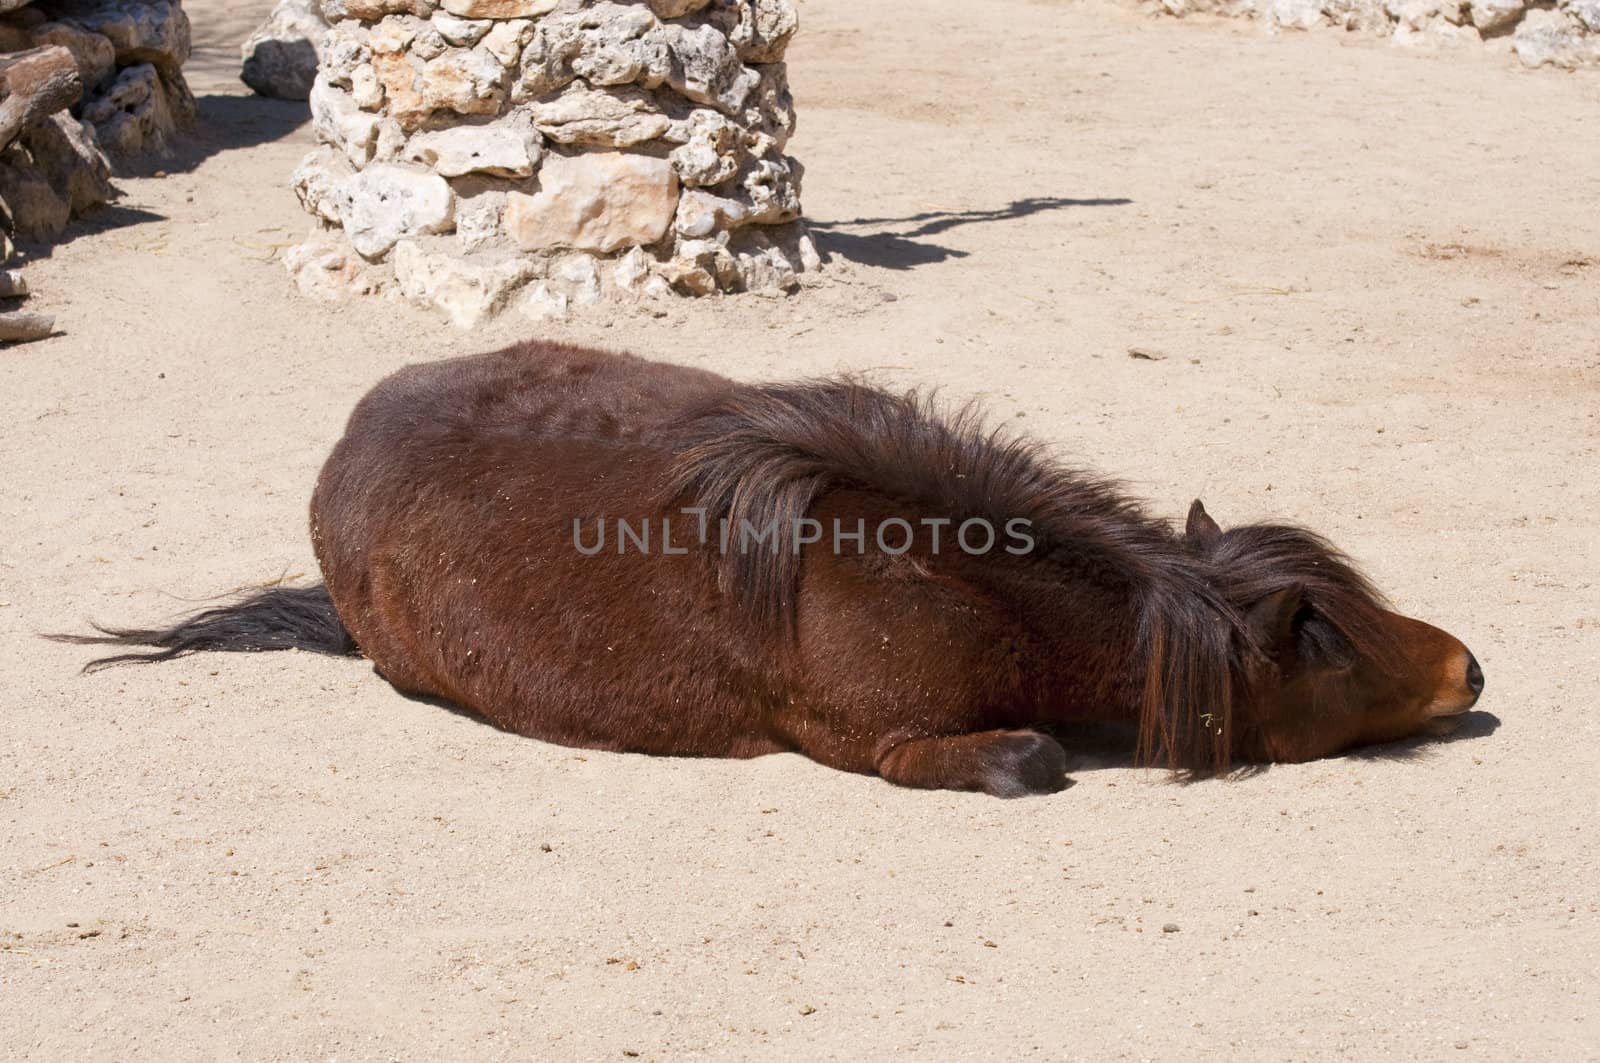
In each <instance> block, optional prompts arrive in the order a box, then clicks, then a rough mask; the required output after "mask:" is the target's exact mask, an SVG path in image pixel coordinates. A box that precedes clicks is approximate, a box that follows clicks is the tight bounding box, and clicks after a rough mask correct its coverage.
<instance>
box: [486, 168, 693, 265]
mask: <svg viewBox="0 0 1600 1063" xmlns="http://www.w3.org/2000/svg"><path fill="white" fill-rule="evenodd" d="M539 185H540V187H539V191H538V193H536V194H535V195H531V196H530V195H527V194H526V193H522V192H511V193H509V194H508V195H507V197H506V198H507V202H506V211H505V227H506V232H507V234H508V235H509V236H510V237H511V239H512V240H513V241H514V242H515V243H516V244H517V246H519V247H522V248H524V249H525V250H530V251H539V250H551V249H556V248H573V249H577V250H583V251H599V252H609V251H616V250H618V249H620V248H623V247H627V246H630V245H633V244H645V245H648V244H653V243H655V242H656V241H657V240H660V239H661V238H662V237H663V236H664V235H666V232H667V227H668V226H670V225H671V224H672V219H673V215H674V214H675V213H676V212H677V208H678V178H677V175H676V174H674V173H673V172H672V166H671V164H670V163H668V162H667V161H666V160H665V159H657V158H651V157H649V156H644V155H624V154H621V153H620V152H599V153H594V154H589V155H578V156H574V157H570V158H568V157H562V156H554V155H552V156H549V157H547V158H546V159H545V162H544V165H543V167H541V169H540V171H539Z"/></svg>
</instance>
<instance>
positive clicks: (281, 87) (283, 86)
mask: <svg viewBox="0 0 1600 1063" xmlns="http://www.w3.org/2000/svg"><path fill="white" fill-rule="evenodd" d="M327 31H328V23H327V21H326V20H324V19H323V17H322V7H321V4H320V3H319V0H281V2H280V3H279V4H278V6H277V7H275V8H273V9H272V14H271V15H268V16H267V19H266V21H265V22H263V23H262V24H261V25H260V26H258V27H256V31H255V32H254V33H252V34H251V35H250V36H249V38H248V39H247V40H246V41H245V42H244V44H243V46H241V48H240V54H241V55H242V56H243V58H244V63H243V65H242V66H241V67H240V70H239V78H240V80H242V81H243V82H244V83H245V84H246V85H249V86H250V88H251V89H252V90H254V91H255V92H257V93H259V94H260V95H262V96H270V97H272V98H274V99H279V100H303V99H306V98H307V97H308V96H310V95H311V83H312V81H313V80H315V78H316V76H317V61H318V55H317V46H318V44H319V43H320V42H321V40H322V37H323V34H325V33H327Z"/></svg>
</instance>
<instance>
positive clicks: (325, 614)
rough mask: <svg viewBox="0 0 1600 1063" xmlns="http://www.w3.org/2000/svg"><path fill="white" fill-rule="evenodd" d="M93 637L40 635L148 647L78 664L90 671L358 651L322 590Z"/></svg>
mask: <svg viewBox="0 0 1600 1063" xmlns="http://www.w3.org/2000/svg"><path fill="white" fill-rule="evenodd" d="M91 626H92V627H93V628H94V629H95V630H96V631H98V632H99V634H98V635H46V636H44V637H45V638H47V639H50V640H51V641H53V642H70V643H74V644H76V645H80V646H149V647H153V648H152V649H150V650H149V651H148V652H138V651H132V652H128V653H117V654H112V655H111V656H109V657H98V658H96V659H95V660H92V661H90V662H89V663H88V664H86V665H84V666H83V670H84V671H85V672H93V671H95V670H97V669H100V668H105V667H107V666H108V665H113V664H152V663H154V662H156V661H170V660H172V659H173V658H174V657H182V656H185V655H186V654H190V653H202V652H223V653H261V652H265V651H267V650H308V651H310V652H312V653H326V654H329V655H330V656H339V657H348V656H354V655H355V654H357V653H359V652H360V651H359V650H358V649H357V647H356V642H355V639H353V638H351V637H350V632H348V631H346V630H345V628H344V625H343V624H341V623H340V622H339V614H338V613H336V612H335V611H334V608H333V599H332V598H330V597H329V596H328V588H327V587H326V586H324V585H323V584H321V583H318V584H316V585H315V586H312V587H268V588H267V589H265V590H260V591H255V592H253V593H250V594H247V595H245V596H243V597H242V598H240V599H238V600H237V601H235V602H233V603H231V604H229V605H219V606H216V607H214V608H211V609H207V610H205V611H203V612H199V613H196V614H194V615H193V616H190V617H187V618H185V619H183V620H180V621H178V622H177V623H176V624H174V625H172V626H171V627H165V628H137V627H101V626H100V625H99V624H92V625H91Z"/></svg>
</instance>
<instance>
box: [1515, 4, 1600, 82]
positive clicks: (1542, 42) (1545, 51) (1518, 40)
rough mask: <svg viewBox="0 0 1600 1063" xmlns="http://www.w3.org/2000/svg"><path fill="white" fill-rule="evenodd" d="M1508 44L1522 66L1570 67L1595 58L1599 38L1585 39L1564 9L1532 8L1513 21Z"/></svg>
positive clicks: (1579, 24) (1580, 27) (1574, 20)
mask: <svg viewBox="0 0 1600 1063" xmlns="http://www.w3.org/2000/svg"><path fill="white" fill-rule="evenodd" d="M1511 47H1512V49H1513V50H1514V51H1515V52H1516V53H1517V58H1518V59H1520V60H1522V65H1523V66H1544V65H1546V64H1548V65H1550V66H1559V67H1566V68H1569V69H1570V68H1573V67H1578V66H1582V65H1583V64H1584V63H1585V62H1594V61H1596V58H1597V56H1596V52H1597V51H1600V41H1585V39H1584V34H1583V29H1582V25H1581V23H1579V22H1578V20H1577V19H1576V18H1573V17H1571V16H1569V15H1568V14H1567V13H1566V12H1564V11H1550V10H1545V9H1537V8H1536V9H1534V10H1532V11H1529V12H1528V13H1527V14H1526V15H1524V16H1523V19H1522V21H1521V22H1519V23H1518V24H1517V32H1516V33H1515V34H1514V35H1513V36H1512V38H1511Z"/></svg>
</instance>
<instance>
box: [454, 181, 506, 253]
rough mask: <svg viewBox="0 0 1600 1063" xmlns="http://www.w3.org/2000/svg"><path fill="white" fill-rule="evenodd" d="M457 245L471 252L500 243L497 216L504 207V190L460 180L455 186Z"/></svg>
mask: <svg viewBox="0 0 1600 1063" xmlns="http://www.w3.org/2000/svg"><path fill="white" fill-rule="evenodd" d="M455 193H456V244H457V245H458V246H459V247H460V248H461V250H462V251H463V252H466V253H468V254H471V253H472V252H473V251H477V250H479V249H480V248H483V247H488V246H491V245H493V244H496V243H501V242H503V241H502V240H501V235H500V217H501V215H502V214H504V213H505V209H506V193H505V192H504V191H503V190H501V189H498V188H483V187H477V186H475V183H474V182H470V181H463V182H459V183H458V185H457V187H456V189H455Z"/></svg>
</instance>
